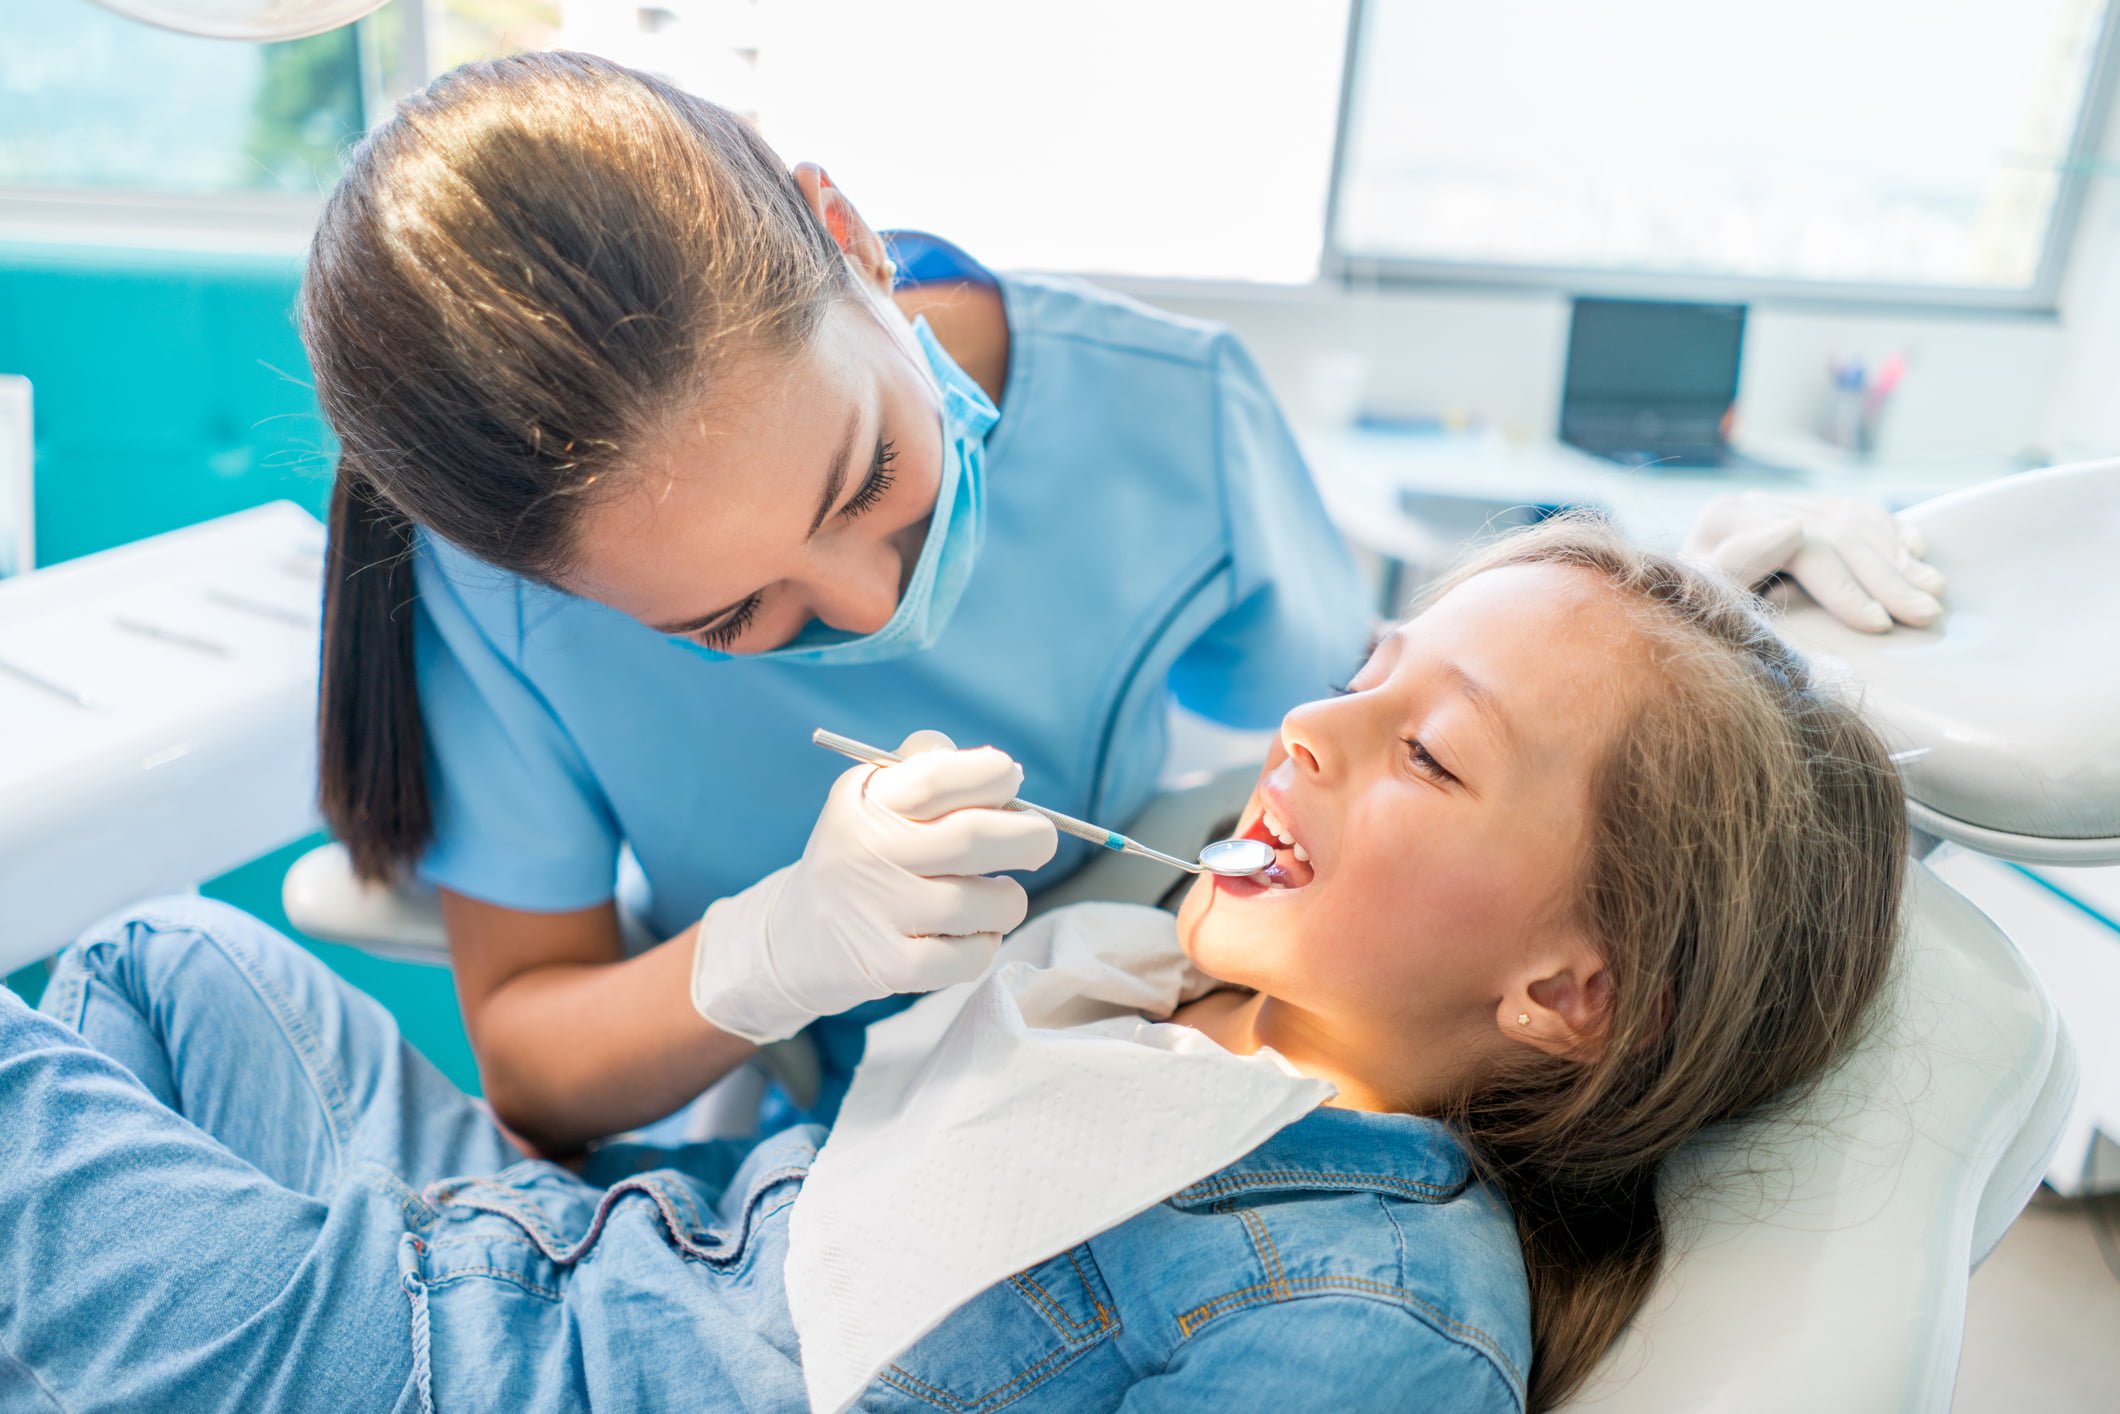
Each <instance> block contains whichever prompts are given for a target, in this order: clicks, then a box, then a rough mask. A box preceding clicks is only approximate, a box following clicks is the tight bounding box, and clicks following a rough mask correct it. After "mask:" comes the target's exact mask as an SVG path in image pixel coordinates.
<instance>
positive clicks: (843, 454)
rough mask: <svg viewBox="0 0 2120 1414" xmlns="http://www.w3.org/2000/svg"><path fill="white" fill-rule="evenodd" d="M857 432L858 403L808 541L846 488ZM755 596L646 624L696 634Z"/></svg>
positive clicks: (829, 471)
mask: <svg viewBox="0 0 2120 1414" xmlns="http://www.w3.org/2000/svg"><path fill="white" fill-rule="evenodd" d="M860 431H861V409H860V408H859V407H858V406H857V407H854V408H851V409H849V410H848V412H847V429H846V432H845V433H844V434H843V435H842V436H841V437H840V439H839V450H838V451H837V452H834V453H833V454H832V464H831V466H830V467H829V468H827V470H826V472H825V478H824V499H822V500H820V501H819V502H818V503H817V514H816V516H815V517H813V518H812V519H811V521H810V530H809V535H805V536H804V537H803V538H804V539H806V540H807V539H808V538H809V536H810V535H815V534H816V533H817V528H818V527H819V526H821V525H823V524H824V522H825V517H826V516H829V515H830V514H831V513H832V507H834V506H836V505H838V504H839V493H840V492H842V491H844V490H845V489H846V484H847V467H848V466H849V465H851V464H852V463H853V460H854V440H855V436H856V434H858V433H859V432H860ZM757 597H758V591H756V590H753V591H752V592H751V593H749V594H746V595H744V597H743V598H741V599H739V600H737V601H736V602H735V603H733V604H724V605H723V606H722V607H721V608H719V609H716V610H715V611H714V612H713V613H711V614H701V615H700V616H699V617H698V618H696V619H687V620H685V621H684V622H683V623H677V624H649V625H648V627H649V628H651V629H653V630H654V631H655V632H657V633H662V634H668V635H670V636H671V637H673V638H682V637H684V636H685V635H686V634H692V633H698V632H700V631H702V630H704V629H709V628H712V627H713V626H714V625H715V624H717V623H720V622H721V621H722V620H723V619H725V618H727V617H729V615H731V614H733V613H735V612H736V611H737V610H738V609H741V608H742V607H743V606H744V605H746V604H748V603H750V602H751V601H752V600H753V599H755V598H757Z"/></svg>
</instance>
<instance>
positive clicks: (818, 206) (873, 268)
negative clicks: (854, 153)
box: [794, 162, 898, 295]
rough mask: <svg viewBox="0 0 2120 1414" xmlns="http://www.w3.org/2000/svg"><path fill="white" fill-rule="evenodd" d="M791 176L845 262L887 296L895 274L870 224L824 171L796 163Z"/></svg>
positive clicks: (802, 163) (885, 250) (881, 240)
mask: <svg viewBox="0 0 2120 1414" xmlns="http://www.w3.org/2000/svg"><path fill="white" fill-rule="evenodd" d="M794 177H795V186H796V189H797V190H799V191H800V192H801V193H802V199H803V200H804V201H806V202H808V203H809V204H810V210H812V211H814V212H816V213H817V219H818V220H820V221H822V222H824V226H825V229H826V230H828V231H830V232H831V233H832V239H833V240H835V241H837V242H838V243H839V248H840V250H842V251H843V252H845V254H846V258H847V260H848V262H849V263H850V264H852V265H853V267H854V269H855V270H856V271H858V272H859V273H860V274H861V276H862V278H863V279H865V280H867V281H868V282H869V283H870V284H872V285H874V286H875V287H876V288H877V290H879V291H880V292H882V293H883V294H886V295H888V294H889V293H890V292H891V282H892V280H893V278H894V277H895V276H896V275H897V273H898V271H897V267H896V266H894V265H892V264H891V256H890V252H889V251H888V250H887V249H885V247H884V244H883V239H882V237H880V236H878V235H877V234H876V233H875V232H874V231H872V230H870V229H869V223H868V222H866V221H864V220H862V219H861V213H860V212H859V211H856V210H855V209H854V203H853V202H851V201H849V200H847V194H846V193H845V192H843V191H841V190H840V189H839V188H838V187H836V186H834V185H833V184H832V179H831V178H830V177H829V176H827V175H826V174H825V170H824V168H822V167H820V166H818V165H817V164H816V163H815V162H798V163H797V164H795V171H794Z"/></svg>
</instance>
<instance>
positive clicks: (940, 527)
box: [674, 318, 1001, 667]
mask: <svg viewBox="0 0 2120 1414" xmlns="http://www.w3.org/2000/svg"><path fill="white" fill-rule="evenodd" d="M913 337H914V338H915V339H917V340H918V341H919V343H920V352H921V353H922V354H923V355H924V356H925V357H926V359H927V366H928V372H929V373H930V374H932V375H933V377H934V380H935V384H936V386H937V388H938V389H939V390H940V392H941V396H942V484H941V486H940V487H939V488H937V490H936V492H935V509H934V511H933V512H932V513H931V514H930V515H929V517H928V531H927V539H926V541H925V542H924V543H923V544H922V545H921V547H920V558H919V560H917V561H916V562H915V563H914V565H913V574H912V577H911V578H910V579H908V580H907V581H906V586H905V593H904V594H903V595H902V596H901V597H900V598H899V600H898V609H897V611H896V612H895V613H893V614H892V615H891V619H890V622H889V623H886V624H885V625H884V626H883V627H882V628H880V629H877V630H876V631H875V632H874V633H868V634H856V633H847V632H845V631H844V630H842V629H836V628H832V627H830V626H828V625H826V624H825V623H823V622H822V621H820V620H817V619H812V620H810V622H809V623H808V624H807V625H805V626H804V628H803V629H802V631H801V632H800V633H798V634H796V635H795V636H794V637H793V638H791V639H789V640H788V641H787V642H786V643H783V644H781V645H780V646H779V647H778V648H769V649H767V650H766V651H764V652H762V653H724V652H723V651H721V650H720V649H718V648H709V647H707V646H706V645H705V644H703V643H695V642H693V641H691V640H690V639H682V638H680V639H676V640H674V641H675V642H677V643H679V644H682V645H683V646H684V647H686V648H689V649H691V650H692V651H693V652H694V653H697V654H699V655H700V656H701V657H703V658H712V659H714V660H716V661H717V662H719V661H724V660H728V659H734V658H742V659H745V660H747V661H749V660H765V659H771V660H773V661H775V662H781V663H806V664H815V665H817V666H819V667H848V666H851V665H853V664H856V663H881V662H884V661H887V660H888V659H892V658H902V657H905V656H906V655H908V654H911V653H918V652H921V651H922V650H924V649H927V648H931V647H933V646H934V644H935V641H936V640H937V639H939V638H941V637H942V630H943V629H944V628H945V627H946V626H948V624H949V621H950V615H951V614H952V613H954V612H955V611H956V608H957V601H958V600H959V599H962V598H963V597H964V586H965V585H966V584H968V583H969V582H970V581H971V578H972V566H973V564H974V563H975V562H977V560H978V558H979V546H980V543H981V542H982V541H983V540H985V538H986V434H987V432H988V431H989V430H990V429H991V428H992V427H993V425H994V424H995V423H996V422H998V421H1000V419H1001V413H1000V411H999V410H998V409H997V408H995V406H994V404H993V401H992V400H991V399H990V398H988V397H987V395H986V393H985V391H984V390H983V389H982V388H980V386H979V385H978V384H977V383H974V382H973V381H972V380H971V377H970V375H968V374H967V373H965V371H964V370H963V369H961V368H959V367H958V366H957V363H956V360H954V359H952V358H951V357H950V356H949V354H948V353H946V352H945V351H944V350H943V347H942V345H941V344H940V343H939V342H937V341H936V338H935V333H934V331H933V330H932V329H930V328H928V323H927V320H926V319H925V318H920V319H915V320H914V321H913Z"/></svg>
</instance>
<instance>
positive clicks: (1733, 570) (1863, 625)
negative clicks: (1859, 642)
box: [1683, 491, 1944, 633]
mask: <svg viewBox="0 0 2120 1414" xmlns="http://www.w3.org/2000/svg"><path fill="white" fill-rule="evenodd" d="M1683 553H1684V554H1685V555H1687V556H1688V557H1689V558H1692V559H1696V560H1700V561H1704V562H1705V563H1707V564H1709V565H1711V566H1713V567H1714V568H1715V569H1717V570H1719V571H1720V572H1722V573H1723V574H1725V575H1727V576H1729V577H1730V578H1731V579H1734V580H1736V581H1737V582H1738V583H1739V584H1742V585H1744V586H1745V587H1746V588H1748V589H1749V588H1752V587H1754V586H1756V585H1758V584H1759V582H1760V581H1761V580H1764V579H1765V578H1767V576H1769V575H1771V574H1774V573H1775V572H1777V571H1780V572H1782V573H1785V574H1787V575H1788V576H1789V577H1790V578H1791V579H1793V580H1795V581H1796V582H1797V583H1798V584H1799V585H1801V586H1803V589H1804V592H1805V593H1807V594H1809V595H1810V596H1811V597H1812V598H1813V599H1816V600H1817V601H1818V602H1819V604H1820V605H1822V606H1823V607H1824V608H1825V610H1826V611H1827V612H1828V613H1830V614H1832V615H1833V617H1834V618H1836V619H1839V620H1840V621H1841V622H1842V623H1845V624H1848V625H1850V626H1852V627H1854V628H1859V629H1863V630H1865V631H1866V632H1870V633H1882V632H1884V631H1885V630H1886V629H1888V628H1890V627H1891V626H1892V621H1893V620H1895V619H1896V620H1898V621H1899V622H1900V623H1903V624H1912V625H1914V626H1915V627H1917V628H1918V627H1922V626H1925V625H1928V624H1932V623H1934V622H1936V620H1937V619H1939V618H1941V617H1942V616H1943V604H1942V603H1941V601H1940V600H1939V598H1938V596H1939V595H1941V594H1942V593H1943V584H1944V581H1943V573H1942V571H1940V570H1938V569H1937V568H1936V567H1935V566H1934V565H1931V564H1928V563H1927V562H1925V561H1924V560H1923V559H1922V558H1921V557H1922V556H1923V555H1926V554H1927V553H1928V545H1927V544H1926V543H1925V542H1924V541H1923V540H1922V538H1921V532H1920V531H1918V530H1916V529H1914V527H1913V526H1911V525H1908V524H1906V523H1905V522H1903V521H1901V520H1900V519H1899V518H1898V517H1896V516H1894V515H1892V514H1891V513H1890V512H1889V511H1886V510H1884V509H1882V508H1880V507H1877V506H1872V505H1869V504H1866V503H1865V502H1862V501H1853V500H1848V499H1846V498H1845V497H1840V496H1776V495H1772V494H1769V493H1767V492H1764V491H1744V492H1740V493H1738V494H1737V495H1733V496H1717V497H1716V498H1715V499H1714V500H1712V501H1710V502H1708V504H1707V505H1706V506H1705V507H1703V508H1702V510H1701V513H1700V519H1699V520H1697V521H1695V522H1694V524H1693V533H1692V534H1691V535H1690V536H1688V537H1687V539H1686V547H1685V550H1684V551H1683Z"/></svg>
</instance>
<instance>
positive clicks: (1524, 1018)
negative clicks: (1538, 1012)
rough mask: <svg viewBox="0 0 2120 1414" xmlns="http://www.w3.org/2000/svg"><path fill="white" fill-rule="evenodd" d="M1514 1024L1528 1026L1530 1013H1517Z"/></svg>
mask: <svg viewBox="0 0 2120 1414" xmlns="http://www.w3.org/2000/svg"><path fill="white" fill-rule="evenodd" d="M1516 1024H1517V1025H1519V1026H1529V1025H1530V1024H1531V1013H1530V1012H1528V1011H1520V1012H1518V1013H1517V1014H1516Z"/></svg>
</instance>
